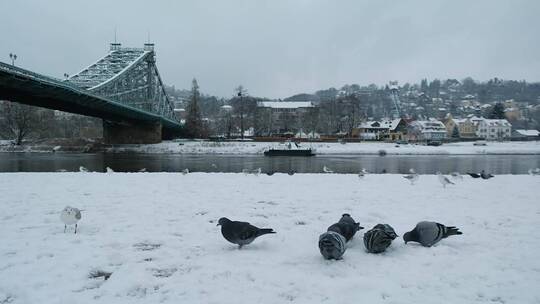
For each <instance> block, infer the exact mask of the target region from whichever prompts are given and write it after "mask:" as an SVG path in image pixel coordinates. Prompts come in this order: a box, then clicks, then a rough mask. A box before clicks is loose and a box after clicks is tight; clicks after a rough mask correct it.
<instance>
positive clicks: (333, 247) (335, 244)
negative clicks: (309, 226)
mask: <svg viewBox="0 0 540 304" xmlns="http://www.w3.org/2000/svg"><path fill="white" fill-rule="evenodd" d="M345 242H346V240H345V238H344V237H343V236H342V235H341V234H339V233H337V232H334V231H327V232H325V233H323V234H321V235H320V236H319V251H320V252H321V255H322V256H323V257H324V258H325V259H327V260H331V259H334V260H340V259H341V258H342V257H343V254H344V253H345V249H346V247H345Z"/></svg>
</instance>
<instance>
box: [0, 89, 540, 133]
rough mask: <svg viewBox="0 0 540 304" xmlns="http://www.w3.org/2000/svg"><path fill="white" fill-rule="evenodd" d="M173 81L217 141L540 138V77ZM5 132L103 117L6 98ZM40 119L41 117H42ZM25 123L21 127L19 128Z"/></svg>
mask: <svg viewBox="0 0 540 304" xmlns="http://www.w3.org/2000/svg"><path fill="white" fill-rule="evenodd" d="M199 90H200V91H204V90H203V89H199V85H198V83H197V81H196V80H193V83H192V88H191V90H179V89H176V88H175V87H174V86H170V87H169V86H166V91H167V94H168V96H169V99H170V100H171V101H172V102H173V103H174V112H175V115H176V116H177V119H178V120H179V121H181V122H182V123H183V124H184V125H185V126H186V128H185V129H186V131H185V134H183V136H182V137H187V138H208V139H213V140H238V139H244V140H246V139H254V140H269V141H272V140H283V139H285V138H294V139H295V140H299V141H302V140H311V141H317V140H320V141H333V140H349V141H363V140H366V141H392V142H394V141H415V142H421V141H424V142H444V141H457V140H479V139H485V140H499V141H500V140H538V139H539V131H538V130H539V129H540V83H527V82H526V81H515V80H502V79H498V78H493V79H491V80H489V81H486V82H478V81H475V80H473V79H472V78H465V79H463V80H457V79H447V80H438V79H435V80H432V81H428V80H427V79H422V80H421V81H420V83H415V84H409V83H405V84H398V83H397V82H389V84H388V85H384V86H377V85H374V84H371V85H368V86H360V85H357V84H352V85H344V86H343V87H341V88H339V89H337V88H329V89H325V90H319V91H316V92H314V93H311V94H308V93H303V94H297V95H294V96H290V97H287V98H283V99H278V100H271V99H268V98H264V97H257V96H256V93H255V92H249V91H248V90H247V89H246V88H244V87H242V86H239V87H238V88H236V89H234V90H231V91H232V92H234V94H233V96H232V97H231V98H220V97H215V96H209V95H205V94H201V93H200V92H199ZM0 106H1V107H2V111H1V112H0V115H1V116H0V125H2V128H0V130H3V131H2V134H0V136H2V138H3V139H12V138H13V137H14V134H11V133H10V130H13V129H17V128H12V127H10V125H13V124H24V123H26V128H27V129H28V130H27V132H26V133H25V134H23V135H24V137H25V139H43V138H100V137H102V132H103V131H102V122H101V120H100V119H97V118H92V117H87V116H81V115H76V114H70V113H65V112H60V111H56V110H48V109H44V108H37V107H32V106H26V105H18V106H19V107H22V106H24V107H26V108H28V109H27V110H26V112H28V113H26V115H23V117H27V118H31V119H29V120H30V121H28V122H21V121H17V119H19V120H20V119H21V113H20V111H19V112H16V111H14V110H15V109H13V107H14V104H12V103H10V102H7V101H0ZM36 122H39V123H36ZM19 129H20V127H19Z"/></svg>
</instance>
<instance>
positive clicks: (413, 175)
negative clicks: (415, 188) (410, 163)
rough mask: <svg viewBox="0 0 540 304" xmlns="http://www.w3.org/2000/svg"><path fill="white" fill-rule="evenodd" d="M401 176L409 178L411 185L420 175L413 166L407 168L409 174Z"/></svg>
mask: <svg viewBox="0 0 540 304" xmlns="http://www.w3.org/2000/svg"><path fill="white" fill-rule="evenodd" d="M403 178H405V179H407V180H409V181H410V182H411V185H414V183H415V182H416V181H417V180H418V179H419V178H420V175H419V174H418V173H416V172H415V171H414V169H413V168H411V169H409V174H407V175H404V176H403Z"/></svg>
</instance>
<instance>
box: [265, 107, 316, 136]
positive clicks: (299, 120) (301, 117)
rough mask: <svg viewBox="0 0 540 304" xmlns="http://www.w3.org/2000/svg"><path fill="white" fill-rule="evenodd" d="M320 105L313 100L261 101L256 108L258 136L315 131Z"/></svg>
mask: <svg viewBox="0 0 540 304" xmlns="http://www.w3.org/2000/svg"><path fill="white" fill-rule="evenodd" d="M317 117H318V107H317V106H316V105H315V104H314V103H313V102H312V101H259V102H257V109H256V124H257V128H256V129H257V132H256V133H257V134H256V135H257V136H260V135H266V136H268V135H271V134H295V133H297V132H298V131H300V130H306V131H309V132H312V131H314V129H315V127H316V124H317Z"/></svg>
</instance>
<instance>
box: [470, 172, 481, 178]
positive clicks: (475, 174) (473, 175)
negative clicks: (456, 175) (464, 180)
mask: <svg viewBox="0 0 540 304" xmlns="http://www.w3.org/2000/svg"><path fill="white" fill-rule="evenodd" d="M467 174H469V175H470V176H471V177H472V178H479V177H480V174H478V173H469V172H467Z"/></svg>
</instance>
